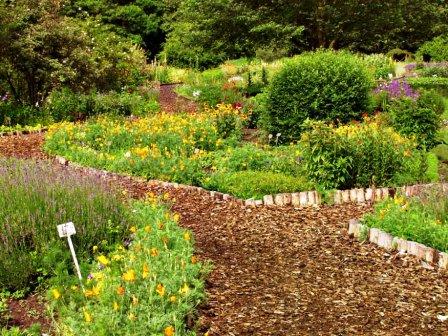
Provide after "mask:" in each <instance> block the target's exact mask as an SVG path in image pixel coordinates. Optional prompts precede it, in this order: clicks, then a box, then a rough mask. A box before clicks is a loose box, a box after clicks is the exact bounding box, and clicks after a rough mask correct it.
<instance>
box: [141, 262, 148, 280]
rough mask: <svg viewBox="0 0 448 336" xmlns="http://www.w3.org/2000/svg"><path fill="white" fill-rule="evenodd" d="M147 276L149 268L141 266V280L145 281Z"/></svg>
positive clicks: (146, 265)
mask: <svg viewBox="0 0 448 336" xmlns="http://www.w3.org/2000/svg"><path fill="white" fill-rule="evenodd" d="M148 275H149V266H148V264H146V263H145V264H143V272H142V278H143V279H146V278H147V277H148Z"/></svg>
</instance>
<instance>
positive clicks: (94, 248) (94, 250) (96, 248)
mask: <svg viewBox="0 0 448 336" xmlns="http://www.w3.org/2000/svg"><path fill="white" fill-rule="evenodd" d="M92 251H93V253H96V252H97V251H98V246H96V245H95V246H94V247H92Z"/></svg>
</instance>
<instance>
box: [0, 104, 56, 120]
mask: <svg viewBox="0 0 448 336" xmlns="http://www.w3.org/2000/svg"><path fill="white" fill-rule="evenodd" d="M48 122H49V118H48V116H47V115H46V114H45V112H44V111H42V110H41V109H38V108H36V107H33V106H28V105H19V104H15V103H12V102H1V101H0V125H5V126H16V125H22V126H25V125H28V126H31V125H36V124H47V123H48Z"/></svg>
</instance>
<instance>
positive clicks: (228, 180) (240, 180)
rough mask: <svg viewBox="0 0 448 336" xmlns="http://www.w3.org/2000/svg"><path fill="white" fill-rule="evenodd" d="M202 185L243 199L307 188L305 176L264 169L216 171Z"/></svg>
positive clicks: (308, 185) (259, 197)
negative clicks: (229, 171)
mask: <svg viewBox="0 0 448 336" xmlns="http://www.w3.org/2000/svg"><path fill="white" fill-rule="evenodd" d="M204 186H205V187H206V188H208V189H211V190H220V191H222V192H224V193H229V194H232V195H235V196H237V197H241V198H243V199H249V198H256V199H261V198H262V197H263V196H264V195H269V194H277V193H283V192H295V191H303V190H309V187H310V184H309V183H308V182H307V180H306V178H304V177H303V176H302V177H292V176H288V175H285V174H279V173H273V172H265V171H249V170H248V171H239V172H232V173H216V174H212V175H211V176H210V178H208V179H207V180H206V181H205V183H204Z"/></svg>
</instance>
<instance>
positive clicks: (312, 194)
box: [308, 191, 316, 205]
mask: <svg viewBox="0 0 448 336" xmlns="http://www.w3.org/2000/svg"><path fill="white" fill-rule="evenodd" d="M315 204H316V193H315V192H314V191H308V205H315Z"/></svg>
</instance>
